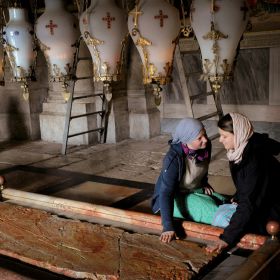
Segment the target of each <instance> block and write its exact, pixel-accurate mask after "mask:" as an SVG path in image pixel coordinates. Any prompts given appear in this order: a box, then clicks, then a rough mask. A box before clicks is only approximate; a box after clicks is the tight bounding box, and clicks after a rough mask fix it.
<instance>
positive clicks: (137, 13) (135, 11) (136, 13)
mask: <svg viewBox="0 0 280 280" xmlns="http://www.w3.org/2000/svg"><path fill="white" fill-rule="evenodd" d="M142 14H143V12H141V11H139V10H138V4H136V5H135V8H134V9H133V10H132V11H131V12H129V15H132V16H133V25H134V28H133V30H132V35H133V36H135V35H136V34H137V32H138V31H139V30H138V17H139V16H140V15H142Z"/></svg>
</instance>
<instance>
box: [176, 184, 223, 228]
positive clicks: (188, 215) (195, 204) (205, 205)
mask: <svg viewBox="0 0 280 280" xmlns="http://www.w3.org/2000/svg"><path fill="white" fill-rule="evenodd" d="M217 201H220V202H221V203H223V202H224V201H225V197H224V196H223V195H221V194H219V193H215V192H214V193H213V195H212V196H209V195H206V194H203V190H202V189H197V190H195V191H194V192H192V193H188V194H178V195H176V197H175V199H174V212H173V216H174V217H175V218H181V219H186V220H192V221H195V222H199V223H204V224H209V225H211V223H212V222H213V219H214V216H215V213H216V211H217V210H218V207H219V203H217Z"/></svg>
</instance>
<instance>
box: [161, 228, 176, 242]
mask: <svg viewBox="0 0 280 280" xmlns="http://www.w3.org/2000/svg"><path fill="white" fill-rule="evenodd" d="M175 238H177V237H176V233H175V231H172V230H171V231H164V232H163V233H162V234H161V235H160V238H159V240H160V241H162V242H164V243H169V242H170V241H172V240H173V239H175Z"/></svg>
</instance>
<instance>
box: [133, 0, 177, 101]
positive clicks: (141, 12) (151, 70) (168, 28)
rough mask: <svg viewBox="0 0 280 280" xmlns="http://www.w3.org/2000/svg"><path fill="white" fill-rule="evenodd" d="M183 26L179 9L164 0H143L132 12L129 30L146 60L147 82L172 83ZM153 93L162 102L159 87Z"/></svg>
mask: <svg viewBox="0 0 280 280" xmlns="http://www.w3.org/2000/svg"><path fill="white" fill-rule="evenodd" d="M180 27H181V23H180V16H179V10H178V9H177V8H175V7H174V6H172V5H171V4H170V3H168V2H167V1H165V0H140V1H139V2H138V3H137V4H136V5H135V8H134V9H133V10H132V11H131V12H130V13H129V16H128V30H129V33H130V35H131V38H132V40H133V42H134V43H135V45H136V47H137V50H138V52H139V54H140V57H141V60H142V63H143V83H144V84H157V85H165V84H166V83H168V82H170V80H171V73H172V65H173V56H174V50H175V47H176V44H175V41H176V39H177V37H178V35H179V33H180ZM154 94H155V102H156V104H157V105H159V104H160V102H161V96H160V90H159V87H157V86H156V87H155V90H154Z"/></svg>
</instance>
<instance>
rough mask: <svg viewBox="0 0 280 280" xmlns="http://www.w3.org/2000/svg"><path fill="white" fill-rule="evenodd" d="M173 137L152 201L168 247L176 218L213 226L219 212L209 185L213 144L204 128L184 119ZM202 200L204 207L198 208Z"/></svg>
mask: <svg viewBox="0 0 280 280" xmlns="http://www.w3.org/2000/svg"><path fill="white" fill-rule="evenodd" d="M172 136H173V139H172V140H170V141H169V144H170V148H169V151H168V152H167V154H166V156H165V158H164V160H163V166H162V170H161V173H160V176H159V178H158V180H157V183H156V185H155V191H154V195H153V198H152V210H153V212H154V213H158V212H160V215H161V220H162V225H163V231H162V234H161V236H160V240H161V241H162V242H166V243H168V242H170V241H171V240H172V239H174V238H175V226H174V219H173V217H177V218H190V219H192V220H195V221H199V222H203V223H208V224H211V221H212V218H213V213H214V212H215V211H216V210H217V208H218V206H217V204H216V203H215V200H214V199H212V198H211V197H210V196H211V195H212V194H213V193H214V192H213V189H212V187H211V186H210V185H209V184H208V167H209V162H210V158H211V142H210V141H209V140H208V138H207V135H206V132H205V129H204V127H203V124H202V123H201V122H200V121H198V120H196V119H193V118H186V119H183V120H181V121H180V122H179V124H178V126H177V127H176V130H175V132H174V133H173V135H172ZM196 190H197V194H194V191H196ZM190 194H192V195H190ZM208 195H209V196H208ZM218 197H219V196H218ZM219 198H222V197H219ZM201 200H203V203H204V204H203V205H202V207H199V204H200V202H201ZM202 209H203V210H202ZM192 210H193V211H192Z"/></svg>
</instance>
